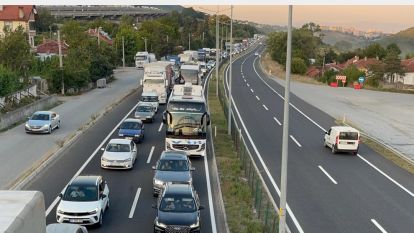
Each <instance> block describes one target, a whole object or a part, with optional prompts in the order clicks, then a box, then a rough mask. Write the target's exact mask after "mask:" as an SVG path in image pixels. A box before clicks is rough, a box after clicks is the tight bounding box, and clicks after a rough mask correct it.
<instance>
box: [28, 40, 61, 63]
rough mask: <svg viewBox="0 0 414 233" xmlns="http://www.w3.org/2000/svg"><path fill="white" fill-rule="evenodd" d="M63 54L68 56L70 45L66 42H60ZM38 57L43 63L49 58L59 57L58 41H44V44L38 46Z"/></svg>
mask: <svg viewBox="0 0 414 233" xmlns="http://www.w3.org/2000/svg"><path fill="white" fill-rule="evenodd" d="M60 43H61V48H62V54H63V55H66V54H67V51H68V49H69V45H68V44H66V42H65V41H62V42H60ZM36 53H37V56H38V57H39V58H40V59H41V60H42V61H43V60H45V59H46V58H48V57H51V56H55V55H59V43H58V42H57V41H56V40H46V39H43V43H42V44H40V45H38V46H36Z"/></svg>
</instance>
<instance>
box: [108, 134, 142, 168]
mask: <svg viewBox="0 0 414 233" xmlns="http://www.w3.org/2000/svg"><path fill="white" fill-rule="evenodd" d="M101 150H103V151H104V152H103V154H102V156H101V167H102V168H108V169H132V167H133V166H134V163H135V160H136V159H137V146H136V145H135V143H134V142H133V141H132V140H131V139H111V141H109V143H108V145H106V148H102V149H101Z"/></svg>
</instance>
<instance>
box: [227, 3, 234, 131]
mask: <svg viewBox="0 0 414 233" xmlns="http://www.w3.org/2000/svg"><path fill="white" fill-rule="evenodd" d="M230 12H231V13H230V16H231V17H230V73H229V75H230V77H229V99H228V101H229V103H228V106H229V109H228V111H227V112H228V117H227V125H228V128H227V134H228V135H231V100H232V98H233V97H232V95H231V80H232V75H233V74H232V70H233V68H232V66H233V64H232V62H233V54H232V53H233V5H231V10H230Z"/></svg>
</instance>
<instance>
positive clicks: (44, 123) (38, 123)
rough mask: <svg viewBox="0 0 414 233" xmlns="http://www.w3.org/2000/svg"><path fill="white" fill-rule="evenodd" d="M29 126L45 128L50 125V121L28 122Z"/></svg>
mask: <svg viewBox="0 0 414 233" xmlns="http://www.w3.org/2000/svg"><path fill="white" fill-rule="evenodd" d="M27 124H28V125H30V126H44V125H46V124H50V121H44V120H28V121H27Z"/></svg>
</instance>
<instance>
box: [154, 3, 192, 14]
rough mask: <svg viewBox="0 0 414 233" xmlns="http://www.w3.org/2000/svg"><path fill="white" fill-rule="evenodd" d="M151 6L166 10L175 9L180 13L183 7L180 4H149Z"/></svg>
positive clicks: (171, 10)
mask: <svg viewBox="0 0 414 233" xmlns="http://www.w3.org/2000/svg"><path fill="white" fill-rule="evenodd" d="M151 6H152V7H156V8H159V9H161V10H164V11H167V12H173V11H177V12H179V13H181V11H182V10H183V9H184V7H182V6H180V5H151Z"/></svg>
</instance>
